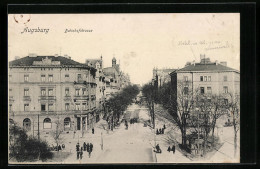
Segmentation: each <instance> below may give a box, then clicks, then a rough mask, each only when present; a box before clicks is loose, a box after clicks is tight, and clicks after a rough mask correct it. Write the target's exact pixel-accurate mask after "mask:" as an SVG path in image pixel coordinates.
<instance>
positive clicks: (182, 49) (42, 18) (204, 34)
mask: <svg viewBox="0 0 260 169" xmlns="http://www.w3.org/2000/svg"><path fill="white" fill-rule="evenodd" d="M28 20H29V21H28ZM38 28H39V29H49V30H48V32H46V31H45V32H33V33H31V32H28V31H25V30H28V29H38ZM66 29H68V30H69V29H72V30H75V29H76V30H78V29H83V30H92V32H79V33H78V32H67V33H65V32H66ZM29 53H36V54H37V55H38V56H46V55H48V56H50V55H55V54H58V55H62V56H63V55H65V54H66V55H69V56H71V59H73V60H75V61H78V62H81V63H84V62H85V60H86V59H97V58H100V56H101V55H102V57H103V61H104V67H110V66H111V65H112V58H113V57H115V58H116V59H117V63H120V68H121V70H122V71H123V72H125V73H128V74H129V75H130V80H131V82H132V83H135V84H145V83H147V82H149V81H151V79H152V70H153V68H173V69H178V68H182V67H184V65H185V64H186V62H188V61H190V62H192V61H194V60H195V61H196V62H199V61H200V54H205V56H206V57H209V58H210V60H211V61H214V62H215V61H216V60H217V61H219V62H220V61H226V62H227V65H228V66H229V67H231V68H234V69H237V70H239V71H240V15H239V13H218V14H215V13H200V14H195V13H193V14H191V13H183V14H180V13H179V14H174V13H163V14H160V13H157V14H148V13H146V14H23V15H22V16H21V15H19V14H15V15H14V14H9V16H8V59H9V61H11V60H14V59H15V57H16V56H19V57H20V58H22V57H25V56H28V54H29Z"/></svg>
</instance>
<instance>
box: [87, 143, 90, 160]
mask: <svg viewBox="0 0 260 169" xmlns="http://www.w3.org/2000/svg"><path fill="white" fill-rule="evenodd" d="M87 152H88V156H89V157H90V144H89V143H87Z"/></svg>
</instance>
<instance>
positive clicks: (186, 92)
mask: <svg viewBox="0 0 260 169" xmlns="http://www.w3.org/2000/svg"><path fill="white" fill-rule="evenodd" d="M188 93H189V88H188V87H184V94H185V95H187V94H188Z"/></svg>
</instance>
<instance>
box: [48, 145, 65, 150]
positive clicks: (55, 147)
mask: <svg viewBox="0 0 260 169" xmlns="http://www.w3.org/2000/svg"><path fill="white" fill-rule="evenodd" d="M64 149H65V144H62V145H57V146H54V145H52V147H51V150H52V151H61V150H64Z"/></svg>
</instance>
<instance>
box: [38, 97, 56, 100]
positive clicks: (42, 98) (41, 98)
mask: <svg viewBox="0 0 260 169" xmlns="http://www.w3.org/2000/svg"><path fill="white" fill-rule="evenodd" d="M39 100H56V96H39Z"/></svg>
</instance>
